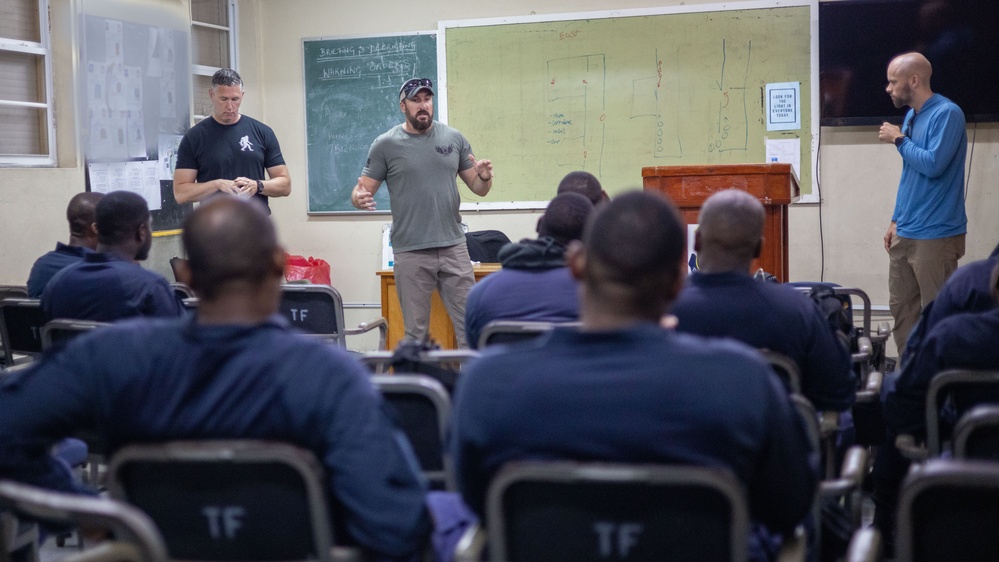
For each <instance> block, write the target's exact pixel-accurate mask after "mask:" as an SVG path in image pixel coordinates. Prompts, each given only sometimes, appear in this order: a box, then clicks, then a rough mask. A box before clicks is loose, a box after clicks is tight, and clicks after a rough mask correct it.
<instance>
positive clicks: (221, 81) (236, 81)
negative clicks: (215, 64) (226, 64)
mask: <svg viewBox="0 0 999 562" xmlns="http://www.w3.org/2000/svg"><path fill="white" fill-rule="evenodd" d="M215 86H239V88H240V89H243V79H242V78H240V77H239V73H238V72H236V71H235V70H233V69H231V68H223V69H221V70H218V71H216V72H215V74H213V75H212V89H213V90H214V89H215Z"/></svg>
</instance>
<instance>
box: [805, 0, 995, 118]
mask: <svg viewBox="0 0 999 562" xmlns="http://www.w3.org/2000/svg"><path fill="white" fill-rule="evenodd" d="M997 34H999V0H825V1H821V2H819V91H820V96H821V105H820V107H821V123H822V125H823V126H829V125H875V124H880V123H882V122H884V121H890V122H892V123H899V122H901V120H902V117H904V115H905V111H906V109H896V108H895V107H894V106H893V105H892V103H891V99H890V98H889V97H888V94H886V93H885V86H886V85H887V81H888V78H887V68H888V62H889V61H891V59H892V58H894V57H895V56H896V55H899V54H901V53H904V52H908V51H919V52H921V53H923V54H924V55H926V58H928V59H929V60H930V63H931V64H932V65H933V76H932V78H931V79H930V86H931V88H932V89H933V91H934V92H936V93H939V94H943V95H944V96H947V97H948V98H950V99H951V100H953V101H954V102H955V103H956V104H958V106H960V107H961V109H963V110H964V114H965V118H966V119H967V121H968V122H969V123H970V122H982V121H999V94H997V93H996V91H995V90H994V89H993V87H994V86H990V85H989V84H995V82H993V81H994V80H996V79H997V76H999V56H997V54H996V49H995V41H994V39H995V37H996V36H997Z"/></svg>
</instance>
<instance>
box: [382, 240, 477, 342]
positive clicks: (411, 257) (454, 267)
mask: <svg viewBox="0 0 999 562" xmlns="http://www.w3.org/2000/svg"><path fill="white" fill-rule="evenodd" d="M394 259H395V265H394V267H393V269H394V270H395V285H396V290H397V292H398V293H399V306H400V308H401V309H402V322H403V324H404V325H405V329H406V338H412V339H423V338H424V337H425V336H426V335H427V331H428V330H429V329H430V296H431V295H432V294H433V292H434V289H437V291H438V292H439V293H440V295H441V299H442V300H443V301H444V307H445V308H447V313H448V316H450V317H451V323H452V324H453V325H454V334H455V336H456V337H457V339H458V346H459V347H467V346H468V343H467V342H466V341H465V302H466V301H467V300H468V292H469V291H470V290H471V289H472V285H474V284H475V275H474V274H473V273H472V261H471V260H470V259H468V247H466V246H465V243H464V242H462V243H461V244H457V245H454V246H447V247H444V248H428V249H425V250H413V251H411V252H396V253H395V255H394Z"/></svg>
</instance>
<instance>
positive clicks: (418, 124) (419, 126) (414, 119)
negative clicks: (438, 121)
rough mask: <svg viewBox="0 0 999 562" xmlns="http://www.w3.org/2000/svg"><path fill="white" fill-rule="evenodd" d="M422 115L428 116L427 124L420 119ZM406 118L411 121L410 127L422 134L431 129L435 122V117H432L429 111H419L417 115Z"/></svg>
mask: <svg viewBox="0 0 999 562" xmlns="http://www.w3.org/2000/svg"><path fill="white" fill-rule="evenodd" d="M421 115H426V116H427V120H426V121H425V122H424V121H420V120H419V119H418V118H419V117H420V116H421ZM406 118H407V119H408V120H409V124H410V126H412V127H413V128H414V129H416V130H417V131H420V132H421V133H422V132H423V131H426V130H427V129H429V128H430V125H432V124H433V122H434V118H433V115H430V112H428V111H419V112H417V114H416V115H407V116H406Z"/></svg>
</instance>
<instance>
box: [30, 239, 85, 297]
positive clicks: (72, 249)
mask: <svg viewBox="0 0 999 562" xmlns="http://www.w3.org/2000/svg"><path fill="white" fill-rule="evenodd" d="M92 251H93V250H91V249H90V248H85V247H83V246H70V245H67V244H63V243H62V242H57V243H56V248H55V250H52V251H51V252H48V253H46V254H44V255H43V256H42V257H40V258H38V259H37V260H35V264H34V265H32V266H31V273H29V274H28V297H30V298H33V299H37V298H39V297H41V296H42V291H44V290H45V286H46V285H48V283H49V281H50V280H51V279H52V277H53V276H54V275H55V274H56V273H59V272H60V271H62V270H63V268H65V267H66V266H69V265H72V264H74V263H76V262H78V261H80V260H82V259H83V256H85V255H86V254H89V253H91V252H92Z"/></svg>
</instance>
